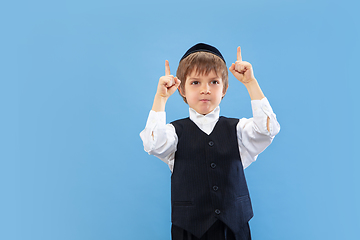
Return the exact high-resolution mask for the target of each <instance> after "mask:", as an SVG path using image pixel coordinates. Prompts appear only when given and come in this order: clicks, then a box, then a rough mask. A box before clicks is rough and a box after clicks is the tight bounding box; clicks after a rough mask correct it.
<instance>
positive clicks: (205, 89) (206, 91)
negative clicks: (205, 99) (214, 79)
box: [200, 84, 211, 94]
mask: <svg viewBox="0 0 360 240" xmlns="http://www.w3.org/2000/svg"><path fill="white" fill-rule="evenodd" d="M200 93H201V94H210V93H211V92H210V87H209V86H208V85H207V84H206V85H205V86H203V87H202V88H201V92H200Z"/></svg>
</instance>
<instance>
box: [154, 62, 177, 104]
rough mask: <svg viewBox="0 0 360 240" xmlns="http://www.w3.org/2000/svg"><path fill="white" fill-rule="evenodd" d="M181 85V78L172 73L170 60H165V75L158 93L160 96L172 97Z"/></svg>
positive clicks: (160, 82) (161, 79)
mask: <svg viewBox="0 0 360 240" xmlns="http://www.w3.org/2000/svg"><path fill="white" fill-rule="evenodd" d="M179 85H180V80H179V79H178V78H177V77H174V76H173V75H171V73H170V66H169V61H168V60H166V61H165V76H162V77H161V78H160V80H159V84H158V88H157V92H156V94H157V95H159V96H160V97H164V98H168V97H170V96H171V95H172V94H173V93H174V92H175V91H176V89H177V88H178V86H179Z"/></svg>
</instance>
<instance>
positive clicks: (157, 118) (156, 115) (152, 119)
mask: <svg viewBox="0 0 360 240" xmlns="http://www.w3.org/2000/svg"><path fill="white" fill-rule="evenodd" d="M159 123H160V124H163V125H165V124H166V113H165V112H155V111H153V110H151V111H150V113H149V117H148V119H147V122H146V128H150V129H154V127H155V126H156V125H157V124H159Z"/></svg>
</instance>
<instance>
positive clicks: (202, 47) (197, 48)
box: [180, 43, 226, 64]
mask: <svg viewBox="0 0 360 240" xmlns="http://www.w3.org/2000/svg"><path fill="white" fill-rule="evenodd" d="M195 52H209V53H212V54H215V55H216V56H218V57H219V58H221V59H222V60H223V61H224V63H225V64H226V62H225V59H224V57H223V56H222V55H221V53H220V51H219V50H217V48H216V47H213V46H210V45H208V44H205V43H198V44H196V45H194V46H192V47H191V48H190V49H189V50H187V52H186V53H185V54H184V56H183V57H182V58H181V59H180V62H181V60H183V59H184V58H186V57H187V56H189V55H190V54H192V53H195Z"/></svg>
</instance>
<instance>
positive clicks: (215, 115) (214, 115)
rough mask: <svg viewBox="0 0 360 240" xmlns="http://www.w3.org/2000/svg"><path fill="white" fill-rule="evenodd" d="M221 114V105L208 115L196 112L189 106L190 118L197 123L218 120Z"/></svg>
mask: <svg viewBox="0 0 360 240" xmlns="http://www.w3.org/2000/svg"><path fill="white" fill-rule="evenodd" d="M219 115H220V106H217V107H216V108H215V109H214V110H213V111H211V112H210V113H208V114H206V115H202V114H200V113H198V112H196V111H195V110H194V109H192V108H189V116H190V119H191V121H193V122H195V123H196V124H206V123H213V122H216V121H217V120H218V119H219Z"/></svg>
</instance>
